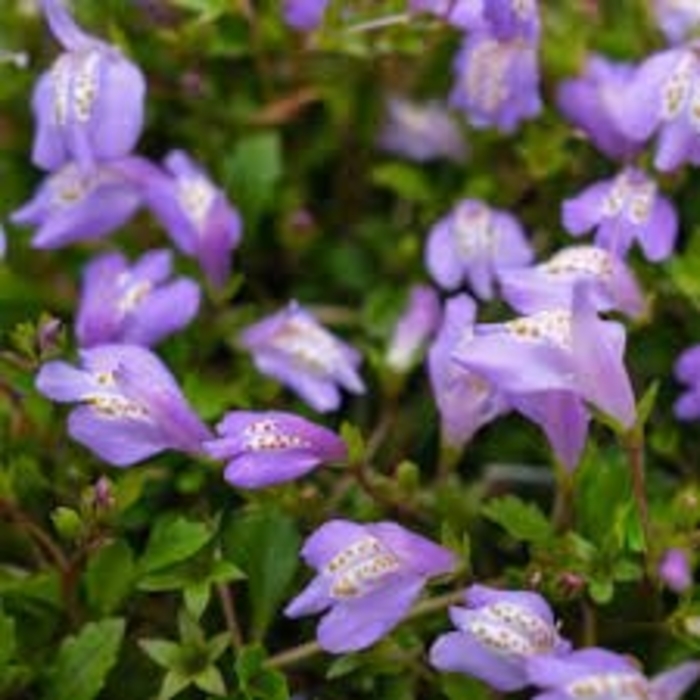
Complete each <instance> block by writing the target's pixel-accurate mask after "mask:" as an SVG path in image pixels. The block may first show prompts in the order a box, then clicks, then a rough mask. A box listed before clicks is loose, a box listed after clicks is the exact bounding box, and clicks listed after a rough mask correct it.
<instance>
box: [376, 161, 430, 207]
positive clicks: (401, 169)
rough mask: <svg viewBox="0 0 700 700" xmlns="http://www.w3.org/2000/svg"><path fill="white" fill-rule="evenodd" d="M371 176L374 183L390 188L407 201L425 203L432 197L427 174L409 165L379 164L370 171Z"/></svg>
mask: <svg viewBox="0 0 700 700" xmlns="http://www.w3.org/2000/svg"><path fill="white" fill-rule="evenodd" d="M371 178H372V182H373V183H374V184H375V185H377V186H378V187H383V188H385V189H388V190H390V191H391V192H393V193H394V194H396V195H397V196H398V197H400V198H401V199H404V200H406V201H407V202H417V203H425V202H429V201H430V200H431V199H432V198H433V197H434V192H433V191H432V188H431V186H430V180H429V179H428V176H427V175H426V174H425V173H424V172H423V171H422V170H419V169H418V168H416V167H413V166H411V165H407V164H404V163H386V164H384V165H379V166H377V167H376V168H374V170H373V171H372V174H371Z"/></svg>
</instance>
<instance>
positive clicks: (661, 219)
mask: <svg viewBox="0 0 700 700" xmlns="http://www.w3.org/2000/svg"><path fill="white" fill-rule="evenodd" d="M562 216H563V222H564V228H566V230H567V231H568V232H569V233H571V234H572V235H574V236H580V235H582V234H584V233H586V232H587V231H590V230H592V229H595V242H596V245H598V246H600V247H601V248H605V249H606V250H609V251H610V252H611V253H613V254H614V255H617V256H618V257H624V256H625V255H626V253H627V251H628V250H629V249H630V248H631V246H632V243H633V242H634V241H635V239H636V240H637V241H638V242H639V244H640V246H641V247H642V251H643V252H644V255H645V256H646V257H647V259H649V260H653V261H659V260H663V259H664V258H667V257H668V256H669V255H671V254H672V253H673V249H674V247H675V244H676V236H677V234H678V217H677V215H676V211H675V209H674V208H673V205H672V204H671V202H670V201H669V200H668V199H666V197H662V196H661V195H660V194H659V193H658V190H657V186H656V183H655V182H654V181H653V180H651V179H650V178H649V177H647V175H646V174H645V173H643V172H642V171H641V170H637V169H636V168H625V169H624V170H623V171H622V172H621V173H619V175H617V176H616V177H615V178H613V179H611V180H602V181H600V182H596V183H595V184H593V185H590V186H589V187H587V188H586V189H585V190H583V192H581V193H580V194H579V195H577V196H576V197H574V198H573V199H568V200H566V201H565V202H564V205H563V209H562Z"/></svg>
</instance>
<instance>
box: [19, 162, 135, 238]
mask: <svg viewBox="0 0 700 700" xmlns="http://www.w3.org/2000/svg"><path fill="white" fill-rule="evenodd" d="M121 162H122V161H120V162H119V163H121ZM141 205H142V197H141V194H140V192H139V190H138V188H137V187H136V186H135V184H134V183H133V182H132V181H131V180H129V179H128V178H127V177H125V176H124V175H123V174H122V173H121V172H120V171H119V169H118V163H113V164H110V165H103V166H99V167H97V168H95V169H93V170H91V171H89V172H87V173H82V172H81V171H80V169H79V168H78V166H77V165H76V164H74V163H69V164H67V165H65V166H63V167H62V168H61V169H60V170H59V171H58V172H56V173H54V174H52V175H50V176H49V177H48V178H47V179H46V180H45V182H44V183H43V184H42V185H41V186H40V187H39V189H38V190H37V192H36V194H35V195H34V197H33V198H32V199H31V200H30V201H29V202H28V203H27V204H25V205H24V206H23V207H21V208H20V209H18V210H17V211H15V212H14V213H13V214H12V216H11V217H10V218H11V220H12V222H13V223H16V224H20V225H22V226H33V227H36V233H35V235H34V238H33V239H32V245H33V246H34V247H35V248H60V247H61V246H64V245H67V244H69V243H74V242H77V241H82V240H92V239H95V238H101V237H103V236H106V235H109V234H110V233H112V232H113V231H114V230H116V229H118V228H119V227H120V226H122V225H124V224H125V223H126V222H127V221H128V220H129V219H130V218H131V217H132V216H133V215H134V214H135V213H136V211H137V210H138V209H139V208H140V207H141Z"/></svg>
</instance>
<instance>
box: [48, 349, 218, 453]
mask: <svg viewBox="0 0 700 700" xmlns="http://www.w3.org/2000/svg"><path fill="white" fill-rule="evenodd" d="M80 356H81V362H82V369H81V370H76V369H73V368H71V367H70V365H67V364H66V363H63V362H50V363H47V364H46V365H44V366H43V367H42V369H41V370H40V372H39V375H38V376H37V380H36V385H37V389H38V390H39V391H40V392H41V393H43V394H45V395H46V396H48V397H49V398H52V399H53V400H55V401H62V402H77V403H78V404H79V406H78V407H77V408H76V409H75V410H74V411H73V413H71V416H70V418H69V432H70V434H71V435H72V436H73V437H74V438H75V439H76V440H77V441H79V442H81V443H82V444H84V445H85V446H87V447H88V448H89V449H91V450H92V451H93V452H95V453H96V454H97V455H98V456H100V457H102V458H103V459H105V460H106V461H108V462H109V463H111V464H114V465H117V466H127V465H130V464H133V463H134V462H135V461H139V460H141V459H144V458H146V457H148V456H151V455H153V454H156V453H157V452H161V451H162V450H165V449H178V450H183V451H185V452H190V453H199V452H201V443H202V442H203V441H204V440H206V439H207V438H209V437H210V434H209V431H208V429H207V428H206V426H205V425H204V424H203V423H202V422H201V421H200V420H199V418H198V417H197V416H196V415H195V414H194V412H193V411H192V409H191V408H190V407H189V405H188V404H187V402H186V399H185V398H184V396H183V395H182V393H181V392H180V389H179V387H178V385H177V383H176V381H175V379H174V378H173V376H172V375H171V374H170V372H169V371H168V370H167V368H166V367H165V366H164V365H163V364H162V363H161V362H160V360H159V359H158V358H157V357H156V356H155V355H153V354H152V353H151V352H149V351H148V350H146V349H145V348H140V347H138V346H135V345H101V346H97V347H95V348H91V349H88V350H82V351H81V353H80Z"/></svg>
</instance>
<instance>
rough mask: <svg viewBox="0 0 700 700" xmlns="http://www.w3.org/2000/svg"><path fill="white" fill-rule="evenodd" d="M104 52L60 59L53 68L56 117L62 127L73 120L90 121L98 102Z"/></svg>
mask: <svg viewBox="0 0 700 700" xmlns="http://www.w3.org/2000/svg"><path fill="white" fill-rule="evenodd" d="M100 58H101V56H100V52H99V51H97V50H95V49H93V50H90V51H83V52H81V53H65V54H63V55H61V56H59V57H58V58H57V59H56V61H55V63H54V65H53V68H52V69H51V84H52V88H53V117H54V122H55V123H56V124H57V125H59V126H65V125H66V124H67V123H68V121H69V119H71V118H74V119H76V120H77V121H78V122H82V123H85V122H87V121H89V119H90V117H91V116H92V112H93V109H94V106H95V101H96V99H97V93H98V86H99V68H100Z"/></svg>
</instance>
